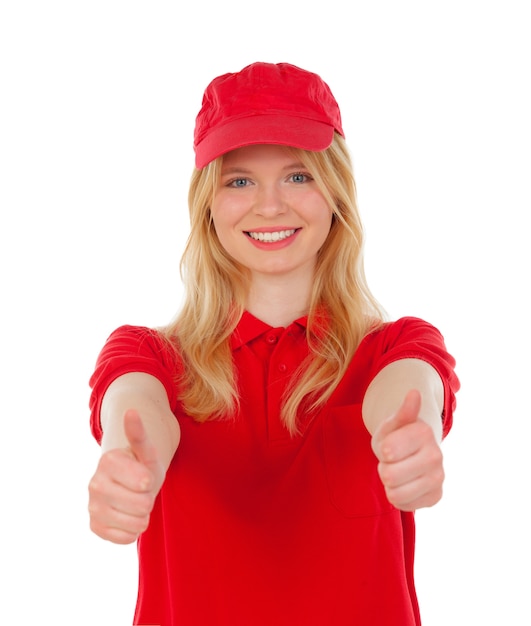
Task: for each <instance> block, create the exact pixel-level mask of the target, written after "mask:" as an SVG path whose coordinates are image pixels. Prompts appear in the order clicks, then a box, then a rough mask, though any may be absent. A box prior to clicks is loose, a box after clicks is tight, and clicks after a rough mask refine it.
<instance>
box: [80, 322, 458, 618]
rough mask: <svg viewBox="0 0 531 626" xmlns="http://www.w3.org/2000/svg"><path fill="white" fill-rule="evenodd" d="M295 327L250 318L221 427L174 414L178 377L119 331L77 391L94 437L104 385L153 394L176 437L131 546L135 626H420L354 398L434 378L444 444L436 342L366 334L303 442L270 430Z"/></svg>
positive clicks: (167, 359) (407, 562)
mask: <svg viewBox="0 0 531 626" xmlns="http://www.w3.org/2000/svg"><path fill="white" fill-rule="evenodd" d="M305 324H306V318H301V319H300V320H297V321H296V322H294V323H293V324H291V325H290V326H289V327H287V328H272V327H270V326H268V325H267V324H265V323H263V322H261V321H259V320H257V319H256V318H254V317H253V316H252V315H250V314H249V313H245V314H244V316H243V317H242V319H241V321H240V323H239V325H238V327H237V329H236V331H235V332H234V334H233V336H232V341H231V343H232V350H233V357H234V363H235V366H236V369H237V374H238V384H239V389H240V396H241V408H240V412H239V413H238V414H237V415H236V416H234V418H233V419H226V420H218V421H207V422H205V423H202V424H199V423H197V422H195V421H193V420H192V419H191V418H189V417H188V416H187V415H186V414H185V413H184V412H183V410H182V407H181V405H180V403H179V398H178V393H177V389H176V387H175V385H174V382H173V381H174V375H175V371H176V368H177V367H178V366H179V364H178V362H177V359H176V358H175V356H174V355H173V354H172V353H171V352H170V351H169V350H168V349H167V348H166V347H165V345H164V343H163V342H162V341H161V340H160V338H159V337H158V336H157V333H156V332H155V331H152V330H149V329H147V328H141V327H133V326H124V327H121V328H119V329H117V330H116V331H115V332H114V333H113V334H112V335H111V336H110V337H109V339H108V341H107V343H106V344H105V346H104V348H103V350H102V351H101V353H100V356H99V358H98V362H97V366H96V369H95V372H94V374H93V376H92V378H91V381H90V384H91V387H92V389H93V392H92V395H91V403H90V404H91V411H92V413H91V427H92V432H93V434H94V436H95V437H96V439H97V440H98V441H99V440H100V439H101V435H102V433H101V428H100V424H99V409H100V405H101V400H102V397H103V395H104V393H105V390H106V389H107V387H108V385H109V384H110V383H111V382H112V380H114V379H115V378H116V377H117V376H120V375H121V374H124V373H127V372H133V371H140V372H147V373H149V374H152V375H154V376H156V377H157V378H158V379H159V380H160V381H161V382H162V383H163V384H164V386H165V388H166V390H167V393H168V398H169V401H170V406H171V408H172V410H173V412H174V414H175V416H176V419H178V420H179V423H180V427H181V431H182V437H181V443H180V445H179V448H178V450H177V452H176V454H175V457H174V459H173V461H172V463H171V465H170V467H169V469H168V473H167V476H166V480H165V483H164V485H163V487H162V489H161V491H160V494H159V496H158V498H157V500H156V504H155V507H154V510H153V512H152V515H151V521H150V525H149V528H148V529H147V530H146V532H145V533H144V534H143V535H141V537H140V538H139V540H138V553H139V572H140V574H139V589H138V601H137V607H136V613H135V620H134V624H139V625H140V624H143V625H144V624H146V625H147V624H159V625H161V626H176V625H183V626H192V625H193V626H328V625H329V626H347V625H349V626H354V625H356V626H358V625H359V626H410V625H411V626H418V625H419V624H420V617H419V611H418V604H417V599H416V594H415V588H414V581H413V557H414V541H415V539H414V533H415V531H414V517H413V514H412V513H404V512H400V511H398V510H397V509H395V508H394V507H393V506H392V505H391V504H389V502H388V501H387V499H386V497H385V493H384V490H383V487H382V484H381V482H380V479H379V477H378V474H377V461H376V458H375V457H374V455H373V453H372V450H371V445H370V435H369V433H368V432H367V430H366V428H365V426H364V424H363V420H362V417H361V403H362V401H363V396H364V393H365V390H366V389H367V386H368V385H369V383H370V382H371V380H372V379H373V378H374V376H375V375H376V374H377V373H378V372H379V371H380V370H381V369H382V368H383V367H384V366H385V365H387V364H389V363H390V362H392V361H395V360H397V359H401V358H407V357H415V358H419V359H423V360H425V361H427V362H428V363H430V364H431V365H432V366H433V367H435V369H436V370H437V371H438V372H439V373H440V375H441V378H442V380H443V383H444V389H445V406H444V417H443V419H444V433H445V434H446V433H447V432H448V430H449V429H450V426H451V423H452V412H453V408H454V402H455V398H454V393H455V392H456V391H457V389H458V387H459V383H458V380H457V378H456V376H455V374H454V365H455V362H454V360H453V358H452V357H451V356H450V355H449V354H448V353H447V351H446V348H445V345H444V341H443V338H442V336H441V334H440V333H439V332H438V331H437V330H436V329H435V328H434V327H433V326H431V325H429V324H427V323H426V322H424V321H422V320H419V319H417V318H403V319H400V320H398V321H396V322H392V323H388V324H386V325H385V326H384V327H383V328H382V329H380V330H378V331H376V332H373V333H371V334H369V335H368V336H367V337H366V338H365V339H364V340H363V342H362V343H361V345H360V346H359V348H358V350H357V352H356V354H355V355H354V358H353V359H352V362H351V364H350V366H349V368H348V371H347V372H346V374H345V376H344V378H343V380H342V382H341V384H340V385H339V386H338V388H337V389H336V390H335V391H334V393H333V395H332V397H331V398H330V400H329V402H328V403H327V405H326V406H325V407H324V408H323V410H321V411H320V413H319V414H318V415H317V416H315V417H314V418H313V419H312V420H311V421H308V422H306V423H303V425H302V433H301V435H299V436H297V437H293V438H292V437H290V435H289V434H288V432H287V431H286V429H285V428H284V426H283V424H282V423H281V421H280V419H279V409H280V402H281V397H282V393H283V391H284V388H285V385H286V383H287V381H288V379H289V377H290V376H291V374H292V373H293V372H294V371H295V370H296V368H297V367H298V366H299V364H300V363H301V362H302V360H303V359H304V357H305V356H306V355H307V353H308V347H307V343H306V338H305V331H306V328H305Z"/></svg>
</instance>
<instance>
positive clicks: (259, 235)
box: [246, 228, 298, 243]
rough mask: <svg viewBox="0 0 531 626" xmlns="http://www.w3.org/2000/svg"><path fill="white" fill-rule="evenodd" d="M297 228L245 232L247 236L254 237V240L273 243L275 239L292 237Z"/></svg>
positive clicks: (281, 239)
mask: <svg viewBox="0 0 531 626" xmlns="http://www.w3.org/2000/svg"><path fill="white" fill-rule="evenodd" d="M297 230H298V229H297V228H290V229H285V230H274V231H271V232H262V231H247V232H246V234H247V236H248V237H250V238H251V239H254V240H255V241H261V242H264V243H275V242H276V241H283V240H284V239H288V238H289V237H293V235H294V234H295V233H296V232H297Z"/></svg>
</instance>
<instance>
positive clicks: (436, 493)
mask: <svg viewBox="0 0 531 626" xmlns="http://www.w3.org/2000/svg"><path fill="white" fill-rule="evenodd" d="M420 402H421V398H420V394H419V393H418V392H417V391H415V390H412V391H410V392H408V394H407V395H406V397H405V399H404V401H403V403H402V405H401V406H400V408H399V409H398V411H397V412H396V413H395V414H394V415H393V416H392V417H390V418H388V419H387V420H385V421H383V422H382V423H381V424H380V426H379V427H378V428H377V430H376V431H375V433H374V435H373V438H372V449H373V451H374V453H375V455H376V457H377V458H378V460H379V461H380V463H379V466H378V472H379V475H380V478H381V480H382V483H383V485H384V487H385V492H386V494H387V498H388V499H389V502H391V504H393V505H394V506H396V507H397V508H398V509H401V510H403V511H414V510H415V509H420V508H422V507H429V506H433V505H434V504H436V503H437V502H438V501H439V500H440V499H441V497H442V487H443V482H444V469H443V455H442V452H441V448H440V445H439V443H438V442H437V439H436V437H435V433H434V431H433V428H432V427H431V426H430V425H429V424H428V423H427V422H425V421H424V420H422V419H421V418H420V417H419V411H420Z"/></svg>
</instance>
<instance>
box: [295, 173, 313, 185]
mask: <svg viewBox="0 0 531 626" xmlns="http://www.w3.org/2000/svg"><path fill="white" fill-rule="evenodd" d="M291 180H292V181H293V182H294V183H305V182H307V181H308V180H310V177H309V176H308V174H303V173H302V172H297V173H296V174H292V175H291Z"/></svg>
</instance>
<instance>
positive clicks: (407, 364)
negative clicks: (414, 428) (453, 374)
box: [362, 359, 444, 442]
mask: <svg viewBox="0 0 531 626" xmlns="http://www.w3.org/2000/svg"><path fill="white" fill-rule="evenodd" d="M411 389H416V390H417V391H419V393H420V395H421V407H420V414H419V417H420V418H421V419H422V420H424V421H425V422H427V423H428V424H429V425H430V426H431V427H432V429H433V431H434V433H435V437H436V440H437V441H438V442H440V441H441V439H442V417H441V416H442V410H443V406H444V388H443V383H442V381H441V378H440V376H439V374H438V373H437V371H436V370H435V369H434V368H433V367H432V366H431V365H430V364H429V363H426V362H425V361H422V360H420V359H401V360H399V361H394V362H393V363H390V364H389V365H387V366H386V367H384V369H383V370H381V371H380V372H379V373H378V374H377V375H376V376H375V378H374V379H373V380H372V382H371V383H370V385H369V387H368V388H367V391H366V393H365V397H364V400H363V405H362V415H363V421H364V422H365V426H366V427H367V430H368V431H369V432H370V433H371V435H373V434H374V433H375V432H376V430H377V428H378V427H379V425H380V424H381V423H382V422H383V421H384V420H385V419H387V418H388V417H390V416H391V415H393V414H394V413H395V412H396V411H397V409H398V408H399V407H400V405H401V404H402V402H403V400H404V398H405V396H406V394H407V392H408V391H410V390H411Z"/></svg>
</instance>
